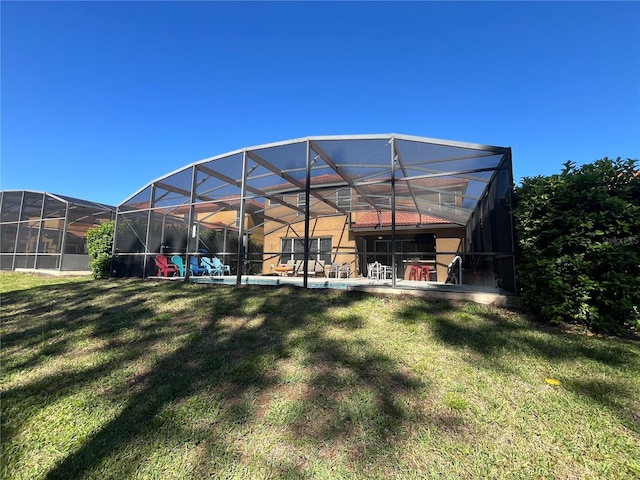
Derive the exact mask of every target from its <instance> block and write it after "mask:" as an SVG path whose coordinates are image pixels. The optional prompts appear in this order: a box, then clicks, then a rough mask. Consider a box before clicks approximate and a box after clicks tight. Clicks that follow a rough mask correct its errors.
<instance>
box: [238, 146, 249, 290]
mask: <svg viewBox="0 0 640 480" xmlns="http://www.w3.org/2000/svg"><path fill="white" fill-rule="evenodd" d="M246 194H247V151H246V150H243V151H242V184H241V186H240V212H239V214H238V223H239V225H238V264H237V266H236V268H237V273H236V285H240V284H241V283H242V265H244V209H245V196H246Z"/></svg>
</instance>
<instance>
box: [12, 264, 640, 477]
mask: <svg viewBox="0 0 640 480" xmlns="http://www.w3.org/2000/svg"><path fill="white" fill-rule="evenodd" d="M0 287H1V290H0V292H1V293H2V297H1V302H2V304H1V313H2V330H1V335H2V337H1V342H2V348H1V361H2V364H1V365H2V377H1V382H0V393H1V395H2V402H1V409H2V425H1V426H2V431H1V436H2V449H3V451H2V466H1V468H2V470H1V472H2V473H1V474H2V477H3V478H11V479H29V480H32V479H38V478H47V479H53V478H71V479H83V478H96V479H101V480H103V479H107V478H113V479H122V478H141V479H142V478H145V479H146V478H158V479H170V478H197V479H200V478H260V479H262V478H331V479H336V478H355V479H358V478H362V479H368V480H369V479H377V478H380V479H394V478H407V479H414V478H451V479H454V478H455V479H458V478H509V479H512V478H523V479H531V478H558V479H571V478H573V479H581V480H582V479H596V478H598V479H599V478H612V479H620V478H640V343H638V342H633V341H630V340H621V339H616V338H607V337H600V336H593V335H587V334H584V333H576V332H573V333H572V332H569V331H563V330H561V329H552V328H547V327H543V326H540V325H536V324H533V323H531V322H530V321H528V320H527V319H525V318H523V317H522V316H521V315H519V314H517V313H514V312H509V311H504V310H499V309H494V308H489V307H484V306H477V305H473V304H452V303H447V302H434V301H427V300H421V299H416V298H411V297H407V298H400V297H399V298H393V299H391V298H379V297H374V296H368V295H366V294H357V293H355V292H345V291H338V290H336V291H324V290H318V289H310V290H304V289H299V288H294V287H292V288H285V287H275V288H270V287H257V286H255V287H248V286H242V287H228V286H221V285H218V286H211V285H193V284H183V283H177V282H152V281H141V280H104V281H92V280H88V279H77V278H76V279H71V278H47V277H38V276H31V275H27V274H17V273H9V272H3V273H2V274H0ZM547 378H554V379H557V380H559V381H560V384H559V385H551V384H549V383H547V381H546V380H545V379H547Z"/></svg>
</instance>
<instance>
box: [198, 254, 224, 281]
mask: <svg viewBox="0 0 640 480" xmlns="http://www.w3.org/2000/svg"><path fill="white" fill-rule="evenodd" d="M200 263H201V265H202V266H203V267H204V268H205V269H206V270H207V274H208V275H209V276H210V277H213V276H214V275H220V276H222V268H221V267H217V268H216V267H215V266H214V264H213V259H211V258H209V257H202V259H201V260H200Z"/></svg>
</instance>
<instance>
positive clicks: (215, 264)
mask: <svg viewBox="0 0 640 480" xmlns="http://www.w3.org/2000/svg"><path fill="white" fill-rule="evenodd" d="M211 260H212V262H213V268H215V269H219V270H220V271H221V272H223V273H221V275H222V274H224V275H231V268H230V267H229V265H225V264H224V263H222V262H221V261H220V259H219V258H218V257H213V258H212V259H211Z"/></svg>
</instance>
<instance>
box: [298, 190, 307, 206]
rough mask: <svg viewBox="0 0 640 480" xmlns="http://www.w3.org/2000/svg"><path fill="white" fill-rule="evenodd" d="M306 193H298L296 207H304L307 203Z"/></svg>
mask: <svg viewBox="0 0 640 480" xmlns="http://www.w3.org/2000/svg"><path fill="white" fill-rule="evenodd" d="M306 199H307V198H306V193H305V192H302V193H299V194H298V207H300V208H304V207H305V206H306V205H307V202H306Z"/></svg>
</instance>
